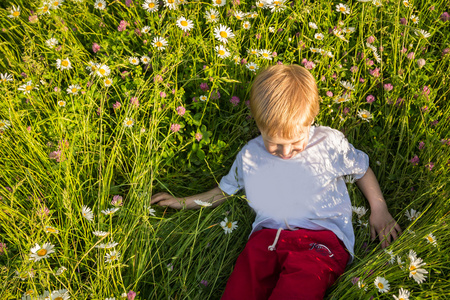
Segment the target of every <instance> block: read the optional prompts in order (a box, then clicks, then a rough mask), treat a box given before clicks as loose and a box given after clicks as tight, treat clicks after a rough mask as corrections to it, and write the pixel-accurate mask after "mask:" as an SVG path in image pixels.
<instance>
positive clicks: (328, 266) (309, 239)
mask: <svg viewBox="0 0 450 300" xmlns="http://www.w3.org/2000/svg"><path fill="white" fill-rule="evenodd" d="M276 234H277V230H276V229H262V230H259V231H256V232H255V233H253V234H252V235H251V237H250V239H249V241H248V242H247V245H246V246H245V249H244V251H242V253H241V254H240V255H239V257H238V259H237V261H236V266H235V267H234V270H233V273H232V274H231V276H230V278H229V279H228V282H227V286H226V288H225V292H224V294H223V296H222V300H240V299H242V300H265V299H270V300H290V299H295V300H297V299H307V300H313V299H323V297H324V295H325V291H326V289H327V288H328V287H330V286H331V285H332V284H333V283H334V282H335V281H336V279H337V278H338V277H339V276H340V275H341V274H342V273H343V272H344V270H345V266H346V265H347V261H348V259H349V253H348V252H347V250H346V249H345V247H344V244H343V243H342V242H341V241H340V240H339V239H338V238H337V237H336V235H335V234H334V233H333V232H332V231H328V230H319V231H314V230H307V229H298V230H295V231H290V230H282V231H281V233H280V236H279V239H278V242H277V244H276V246H275V247H276V249H275V250H274V251H270V250H268V246H270V245H272V244H273V242H274V240H275V236H276Z"/></svg>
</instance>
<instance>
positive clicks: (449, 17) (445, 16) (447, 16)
mask: <svg viewBox="0 0 450 300" xmlns="http://www.w3.org/2000/svg"><path fill="white" fill-rule="evenodd" d="M440 19H441V21H442V22H447V21H448V20H450V14H449V13H448V12H443V13H442V15H441V17H440Z"/></svg>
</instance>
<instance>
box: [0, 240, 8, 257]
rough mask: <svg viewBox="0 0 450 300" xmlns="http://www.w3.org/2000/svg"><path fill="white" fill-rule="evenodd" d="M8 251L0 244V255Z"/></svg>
mask: <svg viewBox="0 0 450 300" xmlns="http://www.w3.org/2000/svg"><path fill="white" fill-rule="evenodd" d="M7 249H8V247H6V244H5V243H1V242H0V255H2V254H5V251H6V250H7Z"/></svg>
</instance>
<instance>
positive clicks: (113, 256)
mask: <svg viewBox="0 0 450 300" xmlns="http://www.w3.org/2000/svg"><path fill="white" fill-rule="evenodd" d="M119 258H120V252H119V251H111V252H109V253H106V255H105V262H107V263H110V262H113V261H115V260H119Z"/></svg>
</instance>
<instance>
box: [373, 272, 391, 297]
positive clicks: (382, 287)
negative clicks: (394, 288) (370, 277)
mask: <svg viewBox="0 0 450 300" xmlns="http://www.w3.org/2000/svg"><path fill="white" fill-rule="evenodd" d="M373 284H375V287H376V288H377V289H378V291H379V292H380V293H386V292H388V291H389V287H390V286H389V281H387V280H386V279H385V278H383V277H379V276H378V277H377V278H375V281H374V282H373Z"/></svg>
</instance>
